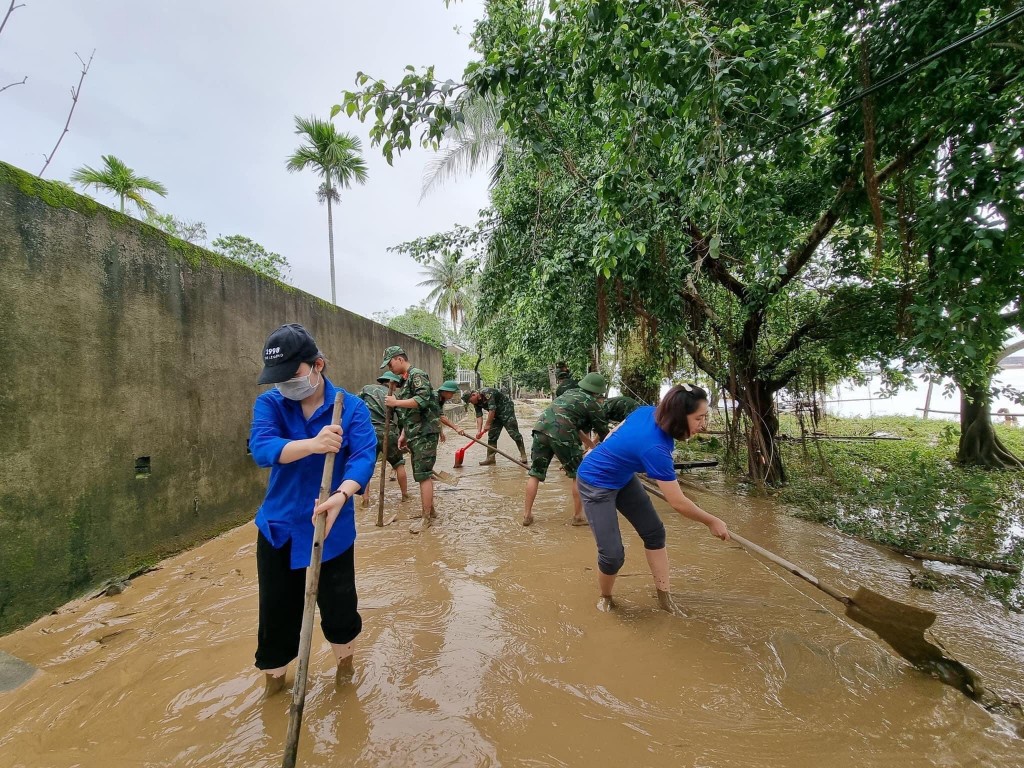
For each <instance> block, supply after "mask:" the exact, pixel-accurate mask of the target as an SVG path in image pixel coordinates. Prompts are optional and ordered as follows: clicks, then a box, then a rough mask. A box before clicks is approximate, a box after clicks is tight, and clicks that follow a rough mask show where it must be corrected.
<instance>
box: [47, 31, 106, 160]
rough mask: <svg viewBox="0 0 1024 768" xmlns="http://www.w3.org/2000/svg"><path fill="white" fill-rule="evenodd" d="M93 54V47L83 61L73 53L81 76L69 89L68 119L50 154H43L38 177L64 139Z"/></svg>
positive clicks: (94, 51) (94, 53)
mask: <svg viewBox="0 0 1024 768" xmlns="http://www.w3.org/2000/svg"><path fill="white" fill-rule="evenodd" d="M95 55H96V50H95V49H93V52H92V53H91V54H89V61H83V60H82V57H81V56H78V53H77V52H76V53H75V56H78V60H79V61H81V62H82V76H81V77H80V78H78V86H77V87H75V88H72V89H71V111H69V112H68V119H67V121H66V122H65V123H64V130H63V131H61V134H60V138H58V139H57V143H56V144H54V145H53V149H52V150H50V154H49V155H43V157H45V158H46V162H45V163H44V164H43V168H42V170H41V171H39V178H42V177H43V174H44V173H46V168H47V166H48V165H49V164H50V161H51V160H53V156H54V155H55V154H56V153H57V147H59V146H60V143H61V142H62V141H64V137H65V136H66V135H67V132H68V126H70V125H71V116H72V115H73V114H75V107H77V106H78V97H79V96H80V95H81V93H82V83H83V82H84V81H85V76H86V75H87V74H89V67H91V66H92V57H93V56H95Z"/></svg>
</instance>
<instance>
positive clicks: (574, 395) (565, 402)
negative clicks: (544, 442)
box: [533, 387, 608, 442]
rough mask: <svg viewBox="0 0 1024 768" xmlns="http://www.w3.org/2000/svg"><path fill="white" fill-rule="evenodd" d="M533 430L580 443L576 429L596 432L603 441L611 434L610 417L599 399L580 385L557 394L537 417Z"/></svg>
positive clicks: (558, 438) (557, 438) (554, 437)
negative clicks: (609, 427) (606, 416)
mask: <svg viewBox="0 0 1024 768" xmlns="http://www.w3.org/2000/svg"><path fill="white" fill-rule="evenodd" d="M533 431H534V432H542V433H544V434H545V435H547V436H548V437H551V438H553V439H555V440H572V441H575V442H579V438H578V437H577V435H576V433H577V432H597V434H598V435H600V437H601V439H602V440H603V439H604V438H605V435H607V434H608V420H607V419H606V418H605V415H604V410H603V409H602V408H601V404H600V403H598V402H597V398H595V397H594V396H593V395H592V394H590V393H589V392H585V391H584V390H582V389H579V388H578V387H577V388H576V389H570V390H568V391H567V392H566V393H565V394H563V395H561V396H559V397H556V398H555V400H554V402H553V403H551V405H549V406H548V407H547V409H546V410H545V411H544V413H542V414H541V415H540V418H539V419H537V423H536V424H534V425H533Z"/></svg>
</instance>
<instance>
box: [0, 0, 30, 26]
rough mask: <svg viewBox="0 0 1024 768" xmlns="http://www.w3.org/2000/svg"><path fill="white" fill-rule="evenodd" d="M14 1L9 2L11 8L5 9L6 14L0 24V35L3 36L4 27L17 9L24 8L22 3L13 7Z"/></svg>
mask: <svg viewBox="0 0 1024 768" xmlns="http://www.w3.org/2000/svg"><path fill="white" fill-rule="evenodd" d="M16 1H17V0H11V7H10V8H8V9H7V13H5V14H4V20H3V21H2V22H0V34H3V31H4V27H6V26H7V20H8V19H9V18H11V14H12V13H14V12H15V11H16V10H18V9H19V8H24V7H25V4H24V3H22V4H21V5H15V4H14V3H15V2H16Z"/></svg>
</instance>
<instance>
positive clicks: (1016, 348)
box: [997, 339, 1024, 362]
mask: <svg viewBox="0 0 1024 768" xmlns="http://www.w3.org/2000/svg"><path fill="white" fill-rule="evenodd" d="M1022 349H1024V339H1021V340H1020V341H1015V342H1013V343H1012V344H1007V345H1006V346H1005V347H1003V349H1002V351H1001V352H1000V353H999V360H997V362H1001V361H1003V360H1005V359H1006V358H1008V357H1009V356H1010V355H1012V354H1013V353H1014V352H1020V351H1021V350H1022Z"/></svg>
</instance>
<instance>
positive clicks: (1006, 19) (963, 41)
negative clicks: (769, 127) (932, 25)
mask: <svg viewBox="0 0 1024 768" xmlns="http://www.w3.org/2000/svg"><path fill="white" fill-rule="evenodd" d="M1022 16H1024V5H1022V6H1021V7H1020V8H1018V9H1017V10H1015V11H1011V12H1010V13H1008V14H1006V15H1005V16H1003V17H1002V18H1000V19H996V20H995V21H993V22H992V23H991V24H989V25H988V26H987V27H982V28H981V29H978V30H975V31H974V32H972V33H971V34H969V35H966V36H965V37H962V38H960V39H959V40H957V41H956V42H953V43H950V44H949V45H947V46H946V47H945V48H941V49H939V50H937V51H935V52H934V53H930V54H929V55H927V56H925V57H924V58H923V59H921V60H920V61H916V62H914V63H913V64H909V65H907V66H906V67H904V68H903V69H901V70H900V71H899V72H897V73H895V74H892V75H889V77H886V78H883V79H882V80H879V81H878V82H877V83H874V84H872V85H870V86H868V87H867V88H865V89H864V90H863V91H860V92H859V93H856V94H854V95H853V96H850V97H848V98H846V99H843V100H842V101H840V102H839V103H838V104H836V105H835V106H834V107H829V108H828V109H826V110H825V111H824V112H822V113H820V114H818V115H815V116H814V117H809V118H807V119H806V120H804V121H803V122H801V123H798V124H797V125H794V126H793V127H792V128H789V129H787V130H786V131H784V132H782V133H780V134H778V135H777V136H773V137H772V138H770V139H764V140H763V141H759V142H758V143H757V144H755V145H754V146H753V147H751V148H750V149H745V150H743V151H742V152H738V153H737V154H735V155H734V156H733V157H732V158H731V159H732V160H735V159H736V158H738V157H742V156H743V155H746V154H749V153H751V152H756V151H757V150H759V149H761V148H762V147H764V146H766V145H767V144H770V143H774V144H777V143H778V142H779V141H781V140H782V139H784V138H786V137H787V136H791V135H793V134H794V133H796V132H797V131H800V130H802V129H804V128H806V127H807V126H808V125H811V124H812V123H817V122H819V121H821V120H824V119H825V118H826V117H828V116H829V115H832V114H835V113H836V112H838V111H839V110H841V109H844V108H845V107H848V106H850V105H851V104H853V103H855V102H858V101H860V100H862V99H864V98H865V97H867V96H870V95H871V94H873V93H875V92H876V91H880V90H881V89H882V88H885V87H887V86H889V85H892V84H893V83H895V82H897V81H898V80H902V79H904V78H906V77H907V76H908V75H912V74H913V73H914V72H916V71H917V70H919V69H921V68H922V67H926V66H927V65H929V64H931V63H932V62H933V61H935V60H936V59H938V58H939V57H941V56H945V55H946V54H947V53H951V52H952V51H955V50H956V49H958V48H962V47H963V46H965V45H967V44H968V43H973V42H974V41H975V40H977V39H978V38H981V37H984V36H985V35H987V34H990V33H991V32H995V31H996V30H997V29H1000V28H1001V27H1005V26H1006V25H1007V24H1012V23H1013V22H1015V21H1016V20H1017V19H1019V18H1021V17H1022Z"/></svg>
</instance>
